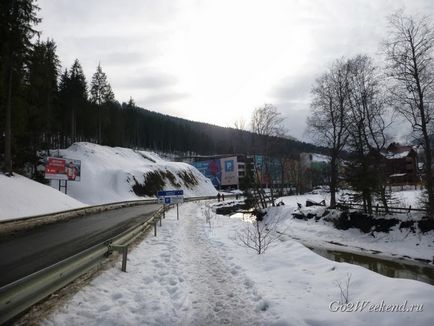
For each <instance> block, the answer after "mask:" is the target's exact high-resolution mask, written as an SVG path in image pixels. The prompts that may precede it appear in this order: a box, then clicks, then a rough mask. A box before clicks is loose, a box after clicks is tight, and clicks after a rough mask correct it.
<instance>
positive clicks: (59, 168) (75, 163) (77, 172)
mask: <svg viewBox="0 0 434 326" xmlns="http://www.w3.org/2000/svg"><path fill="white" fill-rule="evenodd" d="M80 177H81V161H80V160H73V159H69V158H59V157H48V158H47V164H46V165H45V179H54V180H68V181H80Z"/></svg>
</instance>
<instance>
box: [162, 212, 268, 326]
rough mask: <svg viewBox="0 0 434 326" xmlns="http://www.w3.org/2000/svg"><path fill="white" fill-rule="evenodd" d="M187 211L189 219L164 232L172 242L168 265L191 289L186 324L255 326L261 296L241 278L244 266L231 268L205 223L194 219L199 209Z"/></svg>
mask: <svg viewBox="0 0 434 326" xmlns="http://www.w3.org/2000/svg"><path fill="white" fill-rule="evenodd" d="M186 210H187V211H185V212H183V213H184V214H186V216H187V218H186V219H185V220H183V221H182V222H181V223H171V225H170V226H171V227H170V228H169V227H167V228H165V229H163V230H162V233H165V235H164V236H163V238H165V239H167V240H168V242H167V248H168V251H167V253H166V254H165V255H164V257H165V258H164V262H165V263H167V264H168V266H167V267H168V270H171V273H173V274H174V275H175V274H176V275H180V273H181V274H184V275H183V278H184V279H185V283H186V287H187V288H189V289H191V291H190V293H189V296H188V297H189V299H190V300H191V309H190V311H189V314H188V316H185V317H184V322H183V323H182V324H186V325H187V324H188V325H204V324H207V325H210V324H211V325H214V324H215V325H222V324H232V325H234V324H235V325H242V324H246V325H255V324H256V323H257V322H258V321H259V319H260V316H259V315H258V313H257V312H256V311H255V310H254V308H255V306H256V303H257V301H258V300H260V297H258V296H257V295H255V290H254V289H252V283H251V282H248V281H246V280H245V279H243V278H242V277H241V276H240V271H239V269H240V266H237V265H236V264H235V263H231V264H230V265H229V266H227V265H226V264H225V262H224V261H223V260H222V259H221V258H220V256H221V255H222V253H223V252H222V251H223V249H221V250H220V252H216V249H217V250H218V249H219V248H218V247H216V246H213V245H212V243H211V242H210V241H209V239H208V238H207V236H206V234H205V227H206V226H205V224H204V221H203V220H200V219H198V218H192V216H195V215H194V212H193V211H192V210H196V211H197V207H195V206H193V205H189V206H187V207H186ZM168 222H169V221H168ZM183 238H184V239H183ZM185 308H186V310H187V308H188V307H185Z"/></svg>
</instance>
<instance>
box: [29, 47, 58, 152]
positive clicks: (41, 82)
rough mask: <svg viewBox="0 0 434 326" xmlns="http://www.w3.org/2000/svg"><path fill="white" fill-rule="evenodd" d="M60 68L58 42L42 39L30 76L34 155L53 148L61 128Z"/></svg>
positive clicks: (30, 64)
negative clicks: (59, 104)
mask: <svg viewBox="0 0 434 326" xmlns="http://www.w3.org/2000/svg"><path fill="white" fill-rule="evenodd" d="M59 69H60V61H59V58H58V56H57V54H56V44H55V43H54V41H53V40H47V41H46V42H41V41H39V40H38V41H37V42H36V44H35V46H34V51H33V53H32V55H31V56H30V59H29V65H28V73H27V78H26V88H27V92H26V94H27V107H28V113H27V121H28V124H27V126H26V128H27V129H28V130H29V131H31V134H32V135H31V137H30V139H29V143H30V144H32V151H33V155H34V152H35V151H36V150H38V149H49V148H50V145H52V143H53V139H52V137H54V136H55V134H57V132H58V130H59V129H60V128H59V126H58V123H57V121H56V114H55V109H56V106H57V93H58V88H57V80H58V77H59ZM56 142H58V140H56ZM57 146H58V144H57Z"/></svg>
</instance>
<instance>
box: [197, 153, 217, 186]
mask: <svg viewBox="0 0 434 326" xmlns="http://www.w3.org/2000/svg"><path fill="white" fill-rule="evenodd" d="M192 165H193V166H194V167H195V168H196V169H198V170H199V171H200V173H202V174H203V175H204V176H206V177H207V178H209V179H210V180H211V182H212V183H213V185H214V187H216V188H219V187H220V185H221V177H222V171H221V166H220V160H219V159H216V160H208V161H201V162H193V163H192Z"/></svg>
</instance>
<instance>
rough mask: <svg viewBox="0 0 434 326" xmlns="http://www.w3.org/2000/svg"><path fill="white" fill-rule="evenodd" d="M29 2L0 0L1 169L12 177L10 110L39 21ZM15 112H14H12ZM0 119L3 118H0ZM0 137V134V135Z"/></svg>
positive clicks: (31, 3) (16, 98) (17, 95)
mask: <svg viewBox="0 0 434 326" xmlns="http://www.w3.org/2000/svg"><path fill="white" fill-rule="evenodd" d="M38 9H39V8H38V7H37V6H36V5H35V4H34V1H33V0H2V1H0V40H1V41H0V105H1V106H2V108H1V109H2V110H1V111H2V112H5V123H4V125H1V126H0V127H1V128H2V129H3V128H4V136H5V139H4V149H5V151H4V153H5V154H4V170H6V171H7V172H8V173H9V174H10V175H11V174H12V144H13V141H12V119H14V118H15V115H14V113H15V112H13V111H12V108H13V107H14V108H15V107H16V106H17V105H18V102H19V101H18V100H19V98H20V93H21V92H20V88H21V79H22V76H23V74H24V67H25V63H26V59H27V56H28V55H29V54H30V53H31V51H32V43H31V40H32V38H33V37H34V36H35V35H36V34H37V32H36V31H35V30H34V28H33V26H34V25H36V24H38V23H39V22H40V19H39V18H38V17H37V16H36V12H37V10H38ZM14 111H15V110H14ZM2 120H3V119H2ZM1 134H3V132H2V133H1Z"/></svg>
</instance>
